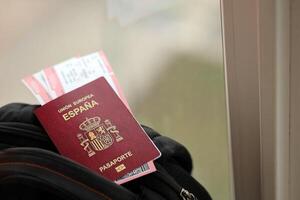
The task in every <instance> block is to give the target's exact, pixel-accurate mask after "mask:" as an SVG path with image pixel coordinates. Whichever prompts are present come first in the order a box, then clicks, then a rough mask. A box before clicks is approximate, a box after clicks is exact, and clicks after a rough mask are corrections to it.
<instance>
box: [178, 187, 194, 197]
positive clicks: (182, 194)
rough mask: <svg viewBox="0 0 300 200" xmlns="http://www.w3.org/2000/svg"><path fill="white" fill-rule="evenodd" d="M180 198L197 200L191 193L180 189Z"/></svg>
mask: <svg viewBox="0 0 300 200" xmlns="http://www.w3.org/2000/svg"><path fill="white" fill-rule="evenodd" d="M180 196H181V198H182V199H183V200H197V198H196V197H195V196H194V195H193V194H192V193H190V192H189V191H187V190H186V189H184V188H182V189H181V191H180Z"/></svg>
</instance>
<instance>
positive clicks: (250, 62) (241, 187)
mask: <svg viewBox="0 0 300 200" xmlns="http://www.w3.org/2000/svg"><path fill="white" fill-rule="evenodd" d="M221 11H222V26H223V47H224V48H223V49H224V64H225V71H226V74H225V76H226V89H227V105H228V113H229V115H228V119H229V127H230V128H229V132H230V142H231V152H232V169H233V188H234V191H233V193H234V196H235V199H236V200H240V199H242V200H253V199H255V200H281V199H284V200H289V199H297V198H296V197H297V196H296V195H294V196H293V192H292V193H291V188H292V187H291V185H290V181H291V180H292V178H291V177H292V176H291V172H292V171H293V169H295V167H293V166H296V165H293V163H291V160H290V157H291V155H293V153H292V152H293V145H291V144H292V143H290V139H291V137H290V133H291V135H292V132H290V130H291V122H292V121H293V119H291V118H293V116H291V114H292V113H293V112H291V111H292V109H291V108H292V106H293V101H291V100H292V99H295V98H294V94H293V93H295V92H294V91H293V90H291V89H290V88H292V89H293V87H292V86H293V84H294V85H295V86H296V83H293V81H292V80H296V78H294V79H290V77H291V76H293V75H292V74H291V69H292V68H293V65H290V14H291V13H290V12H291V7H290V1H289V0H286V1H283V0H253V1H252V0H248V1H247V0H221ZM291 30H293V29H291ZM299 47H300V45H299ZM298 57H300V55H299V56H298ZM294 76H296V75H294ZM298 77H300V73H299V74H298ZM298 83H300V81H298ZM294 88H295V87H294ZM298 90H299V89H298ZM298 96H299V98H298V100H299V101H298V102H300V94H299V95H298ZM295 102H296V100H295V101H294V103H295ZM298 112H299V114H300V109H299V111H298ZM290 116H291V118H290ZM299 118H300V115H299ZM298 130H300V128H299V129H298ZM294 146H295V145H294ZM290 150H291V151H290ZM299 161H300V158H299ZM295 163H296V162H295ZM299 163H300V162H299ZM296 182H297V180H295V183H296ZM298 182H299V181H298ZM291 183H292V184H293V182H291ZM292 196H293V198H291V197H292ZM298 197H299V196H298Z"/></svg>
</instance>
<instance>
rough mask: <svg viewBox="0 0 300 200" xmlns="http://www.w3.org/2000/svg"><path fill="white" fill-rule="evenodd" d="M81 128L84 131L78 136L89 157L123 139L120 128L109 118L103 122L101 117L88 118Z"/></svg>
mask: <svg viewBox="0 0 300 200" xmlns="http://www.w3.org/2000/svg"><path fill="white" fill-rule="evenodd" d="M79 129H80V130H82V131H84V133H79V134H77V138H78V140H79V142H80V145H81V146H82V147H83V149H84V150H85V151H86V152H87V154H88V156H89V157H92V156H93V155H95V154H96V152H97V151H103V150H105V149H107V148H109V147H110V146H111V145H112V144H113V143H114V142H120V141H122V140H123V137H122V136H121V135H120V133H119V130H118V129H117V127H116V126H115V125H113V124H112V123H111V121H110V120H109V119H105V120H104V121H103V122H102V121H101V118H100V117H92V118H86V120H85V121H84V122H82V123H81V124H80V125H79Z"/></svg>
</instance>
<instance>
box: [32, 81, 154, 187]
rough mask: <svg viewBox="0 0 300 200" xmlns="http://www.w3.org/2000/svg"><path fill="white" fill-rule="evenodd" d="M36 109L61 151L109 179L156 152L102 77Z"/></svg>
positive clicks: (152, 158)
mask: <svg viewBox="0 0 300 200" xmlns="http://www.w3.org/2000/svg"><path fill="white" fill-rule="evenodd" d="M35 114H36V116H37V117H38V119H39V121H40V122H41V124H42V125H43V127H44V128H45V130H46V131H47V133H48V135H49V136H50V138H51V139H52V141H53V142H54V144H55V146H56V147H57V149H58V151H59V152H60V153H61V154H62V155H64V156H66V157H69V158H71V159H73V160H75V161H77V162H79V163H81V164H83V165H85V166H87V167H88V168H90V169H92V170H94V171H95V172H97V173H98V174H101V175H103V176H105V177H106V178H108V179H110V180H113V181H115V180H116V179H118V178H120V177H122V176H123V175H125V174H127V173H129V172H131V171H132V170H134V169H136V168H138V167H140V166H141V165H143V164H145V163H147V162H148V161H150V160H154V159H156V158H158V157H159V156H160V152H159V150H158V149H157V148H156V146H155V145H154V144H153V142H152V141H151V140H150V138H149V137H148V136H147V135H146V133H145V132H144V130H143V129H142V128H141V126H140V125H139V124H138V122H137V121H136V120H135V119H134V117H133V116H132V114H131V112H130V111H129V110H128V109H127V107H126V106H125V105H124V104H123V102H122V101H121V100H120V98H119V97H118V96H117V95H116V93H115V92H114V91H113V89H112V88H111V87H110V85H109V84H108V83H107V81H106V80H105V78H103V77H102V78H99V79H96V80H95V81H92V82H90V83H88V84H86V85H84V86H82V87H80V88H77V89H75V90H73V91H71V92H69V93H67V94H64V95H63V96H61V97H59V98H57V99H55V100H53V101H50V102H49V103H47V104H45V105H43V106H42V107H40V108H38V109H36V110H35Z"/></svg>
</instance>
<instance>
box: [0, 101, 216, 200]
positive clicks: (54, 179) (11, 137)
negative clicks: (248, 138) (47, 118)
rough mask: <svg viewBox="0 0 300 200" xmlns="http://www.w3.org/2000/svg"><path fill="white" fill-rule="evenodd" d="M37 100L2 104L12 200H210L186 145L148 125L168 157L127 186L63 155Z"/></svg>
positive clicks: (5, 181)
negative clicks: (43, 123) (42, 121)
mask: <svg viewBox="0 0 300 200" xmlns="http://www.w3.org/2000/svg"><path fill="white" fill-rule="evenodd" d="M37 107H38V106H37V105H28V104H21V103H13V104H8V105H6V106H3V107H1V108H0V195H1V199H5V200H6V199H8V200H19V199H20V200H36V199H42V200H73V199H74V200H75V199H76V200H77V199H80V200H110V199H113V200H141V199H145V200H177V199H178V200H179V199H180V200H194V199H198V200H210V199H211V197H210V195H209V194H208V192H207V191H206V190H205V189H204V187H203V186H202V185H201V184H199V183H198V182H197V181H196V180H195V179H194V178H193V177H192V176H191V175H190V174H191V171H192V159H191V156H190V154H189V152H188V151H187V149H186V148H185V147H183V146H182V145H181V144H179V143H177V142H175V141H174V140H172V139H170V138H167V137H165V136H161V135H159V134H158V133H157V132H155V131H154V130H153V129H151V128H149V127H146V126H143V128H144V130H145V131H146V133H147V134H148V135H149V136H150V138H151V139H152V140H153V142H154V143H155V144H156V146H157V147H158V148H159V149H160V151H161V153H162V156H161V157H160V158H159V159H157V160H156V161H155V162H154V163H155V166H156V168H157V169H158V170H157V172H154V173H151V174H149V175H146V176H143V177H140V178H138V179H135V180H133V181H130V182H128V183H125V184H123V185H121V186H120V185H117V184H115V183H114V182H112V181H109V180H107V179H105V178H104V177H102V176H99V175H98V174H96V173H94V172H92V171H90V170H89V169H87V168H85V167H84V166H82V165H80V164H79V163H76V162H74V161H72V160H70V159H68V158H66V157H63V156H61V155H59V154H58V152H57V149H56V148H55V146H54V145H53V143H52V142H51V140H50V139H49V137H48V136H47V134H46V133H45V131H44V130H43V128H42V127H41V125H40V123H39V122H38V120H37V119H36V117H35V116H34V114H33V110H34V109H35V108H37Z"/></svg>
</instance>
